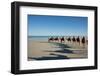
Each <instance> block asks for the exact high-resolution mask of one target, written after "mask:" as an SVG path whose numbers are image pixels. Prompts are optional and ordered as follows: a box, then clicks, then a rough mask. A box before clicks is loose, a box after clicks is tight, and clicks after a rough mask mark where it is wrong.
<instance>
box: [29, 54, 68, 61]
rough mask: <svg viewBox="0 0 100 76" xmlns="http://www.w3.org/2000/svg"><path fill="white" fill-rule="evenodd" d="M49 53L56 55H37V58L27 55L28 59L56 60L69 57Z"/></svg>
mask: <svg viewBox="0 0 100 76" xmlns="http://www.w3.org/2000/svg"><path fill="white" fill-rule="evenodd" d="M50 55H56V57H39V58H34V57H28V58H29V59H35V60H58V59H69V58H68V57H67V56H63V55H57V54H50Z"/></svg>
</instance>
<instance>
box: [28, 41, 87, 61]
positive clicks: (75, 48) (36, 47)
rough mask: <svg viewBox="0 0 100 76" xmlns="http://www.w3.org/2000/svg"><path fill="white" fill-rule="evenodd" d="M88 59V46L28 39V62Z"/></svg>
mask: <svg viewBox="0 0 100 76" xmlns="http://www.w3.org/2000/svg"><path fill="white" fill-rule="evenodd" d="M87 57H88V50H87V44H85V46H83V45H82V44H80V45H79V44H78V43H72V42H67V41H65V42H63V43H61V42H56V41H55V42H48V41H47V40H45V41H44V40H41V41H38V40H34V39H28V60H29V61H31V60H57V59H80V58H81V59H83V58H87Z"/></svg>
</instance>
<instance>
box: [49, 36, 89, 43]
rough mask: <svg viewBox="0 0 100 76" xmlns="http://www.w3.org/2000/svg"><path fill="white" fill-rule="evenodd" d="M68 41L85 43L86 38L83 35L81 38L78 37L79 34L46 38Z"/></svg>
mask: <svg viewBox="0 0 100 76" xmlns="http://www.w3.org/2000/svg"><path fill="white" fill-rule="evenodd" d="M66 40H67V41H68V42H73V43H74V42H77V43H79V44H80V43H82V44H83V45H84V44H85V43H88V40H87V39H86V38H85V37H84V36H83V37H82V38H80V37H79V36H78V37H74V36H73V37H68V38H67V37H66V38H65V37H50V38H48V42H55V41H56V42H59V41H60V42H61V43H62V42H65V41H66Z"/></svg>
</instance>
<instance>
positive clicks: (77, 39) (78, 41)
mask: <svg viewBox="0 0 100 76" xmlns="http://www.w3.org/2000/svg"><path fill="white" fill-rule="evenodd" d="M76 41H77V43H79V45H80V38H79V36H78V37H77V38H76Z"/></svg>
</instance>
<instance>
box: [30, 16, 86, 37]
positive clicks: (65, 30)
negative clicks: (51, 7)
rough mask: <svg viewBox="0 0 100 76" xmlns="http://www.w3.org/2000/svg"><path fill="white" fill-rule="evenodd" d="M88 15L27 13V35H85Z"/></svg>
mask: <svg viewBox="0 0 100 76" xmlns="http://www.w3.org/2000/svg"><path fill="white" fill-rule="evenodd" d="M87 30H88V17H78V16H50V15H28V36H87Z"/></svg>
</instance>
